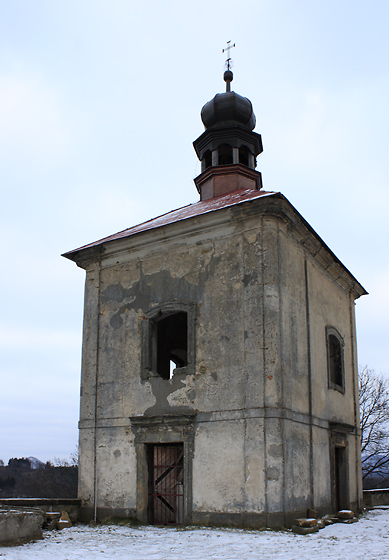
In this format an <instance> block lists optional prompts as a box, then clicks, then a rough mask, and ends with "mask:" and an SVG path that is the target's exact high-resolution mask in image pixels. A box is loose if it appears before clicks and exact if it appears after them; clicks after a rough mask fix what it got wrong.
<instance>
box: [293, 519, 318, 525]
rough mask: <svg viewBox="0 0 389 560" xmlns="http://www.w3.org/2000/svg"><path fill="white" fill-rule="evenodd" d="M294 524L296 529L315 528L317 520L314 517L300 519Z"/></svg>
mask: <svg viewBox="0 0 389 560" xmlns="http://www.w3.org/2000/svg"><path fill="white" fill-rule="evenodd" d="M295 524H296V525H297V526H298V527H315V526H316V525H317V519H315V518H314V517H300V518H299V519H295Z"/></svg>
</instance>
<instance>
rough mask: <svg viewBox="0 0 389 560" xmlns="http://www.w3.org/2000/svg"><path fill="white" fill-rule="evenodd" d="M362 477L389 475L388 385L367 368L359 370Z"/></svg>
mask: <svg viewBox="0 0 389 560" xmlns="http://www.w3.org/2000/svg"><path fill="white" fill-rule="evenodd" d="M359 408H360V415H361V454H362V478H363V479H366V478H367V477H374V478H378V479H381V480H382V479H384V478H386V477H388V475H389V382H388V380H386V379H384V378H383V377H382V375H377V374H376V373H375V371H374V370H372V369H369V368H368V367H367V366H365V367H363V368H361V369H360V371H359Z"/></svg>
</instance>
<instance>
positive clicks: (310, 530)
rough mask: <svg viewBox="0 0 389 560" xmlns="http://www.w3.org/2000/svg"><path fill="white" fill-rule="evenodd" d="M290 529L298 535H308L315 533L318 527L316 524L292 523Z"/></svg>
mask: <svg viewBox="0 0 389 560" xmlns="http://www.w3.org/2000/svg"><path fill="white" fill-rule="evenodd" d="M292 531H293V533H297V534H298V535H309V534H310V533H317V532H318V531H319V527H318V526H317V525H316V526H315V527H300V526H299V525H292Z"/></svg>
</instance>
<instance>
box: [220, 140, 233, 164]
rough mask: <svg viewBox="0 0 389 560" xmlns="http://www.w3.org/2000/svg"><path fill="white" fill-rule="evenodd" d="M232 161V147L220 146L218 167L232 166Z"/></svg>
mask: <svg viewBox="0 0 389 560" xmlns="http://www.w3.org/2000/svg"><path fill="white" fill-rule="evenodd" d="M232 161H233V160H232V147H231V146H230V145H229V144H222V145H221V146H219V148H218V165H230V164H231V163H232Z"/></svg>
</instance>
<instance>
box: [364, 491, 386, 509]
mask: <svg viewBox="0 0 389 560" xmlns="http://www.w3.org/2000/svg"><path fill="white" fill-rule="evenodd" d="M363 505H364V506H365V507H374V506H389V488H378V489H377V490H364V491H363Z"/></svg>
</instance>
